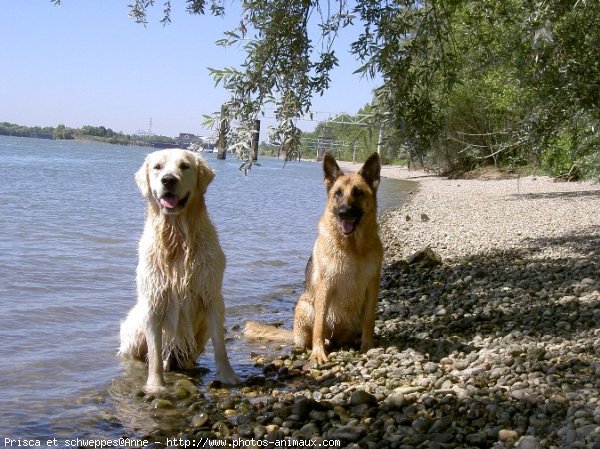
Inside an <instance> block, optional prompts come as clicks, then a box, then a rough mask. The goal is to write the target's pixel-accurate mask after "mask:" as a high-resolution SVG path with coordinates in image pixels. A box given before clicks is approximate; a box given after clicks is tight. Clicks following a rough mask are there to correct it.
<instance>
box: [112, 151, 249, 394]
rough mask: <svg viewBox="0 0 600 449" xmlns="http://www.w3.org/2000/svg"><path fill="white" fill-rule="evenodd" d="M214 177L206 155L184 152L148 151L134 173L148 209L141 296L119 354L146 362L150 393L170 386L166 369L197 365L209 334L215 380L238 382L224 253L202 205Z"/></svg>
mask: <svg viewBox="0 0 600 449" xmlns="http://www.w3.org/2000/svg"><path fill="white" fill-rule="evenodd" d="M213 177H214V172H213V170H212V169H211V168H210V167H209V166H208V164H207V163H206V162H205V161H204V160H203V159H202V158H201V157H200V156H198V155H196V154H195V153H192V152H191V151H186V150H180V149H169V150H161V151H156V152H154V153H151V154H149V155H148V156H147V157H146V160H145V161H144V163H143V165H142V167H141V168H140V169H139V170H138V172H137V173H136V174H135V180H136V183H137V185H138V187H139V189H140V191H141V192H142V195H144V197H146V199H147V200H148V206H147V213H146V222H145V225H144V231H143V233H142V237H141V239H140V242H139V263H138V266H137V276H136V282H137V296H138V299H137V303H136V304H135V306H134V307H133V308H132V309H131V310H130V312H129V314H128V315H127V318H126V319H125V321H123V322H122V323H121V347H120V349H119V354H120V355H121V356H122V357H124V358H133V359H138V360H144V359H146V358H147V360H148V380H147V382H146V387H145V388H146V390H147V391H157V390H160V389H162V388H163V387H164V386H165V379H164V375H163V370H164V369H175V368H182V369H187V368H192V367H194V366H195V363H196V359H197V358H198V356H199V355H200V354H201V353H202V352H203V351H204V347H205V345H206V342H207V340H208V337H209V336H210V338H211V340H212V343H213V347H214V351H215V362H216V370H217V372H216V375H217V378H218V379H219V380H220V381H222V382H224V383H227V384H236V383H238V382H239V379H238V377H237V376H236V375H235V373H234V371H233V369H232V368H231V365H230V363H229V359H228V357H227V351H226V349H225V337H224V313H225V307H224V304H223V296H222V294H221V286H222V282H223V272H224V270H225V255H224V254H223V251H222V250H221V246H220V245H219V239H218V236H217V232H216V230H215V228H214V226H213V224H212V223H211V221H210V218H209V216H208V213H207V210H206V204H205V201H204V194H205V192H206V189H207V187H208V185H209V184H210V182H211V181H212V179H213Z"/></svg>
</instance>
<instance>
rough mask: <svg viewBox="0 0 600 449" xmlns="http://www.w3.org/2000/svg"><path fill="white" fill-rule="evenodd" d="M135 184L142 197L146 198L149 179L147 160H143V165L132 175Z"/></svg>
mask: <svg viewBox="0 0 600 449" xmlns="http://www.w3.org/2000/svg"><path fill="white" fill-rule="evenodd" d="M134 178H135V183H136V184H137V186H138V189H140V192H142V195H144V196H148V195H149V194H150V179H149V178H148V158H146V159H145V160H144V163H143V164H142V166H141V167H140V169H139V170H138V171H137V172H136V173H135V175H134Z"/></svg>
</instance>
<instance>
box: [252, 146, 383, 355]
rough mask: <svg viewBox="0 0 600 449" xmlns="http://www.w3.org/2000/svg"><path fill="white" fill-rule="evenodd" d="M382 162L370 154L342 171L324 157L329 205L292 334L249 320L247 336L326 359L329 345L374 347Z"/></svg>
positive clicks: (332, 161)
mask: <svg viewBox="0 0 600 449" xmlns="http://www.w3.org/2000/svg"><path fill="white" fill-rule="evenodd" d="M380 171H381V163H380V161H379V156H378V155H377V153H374V154H373V155H371V156H370V157H369V158H368V159H367V161H366V162H365V163H364V165H363V166H362V168H361V169H360V170H359V172H358V173H352V174H344V173H343V172H342V170H341V169H340V167H339V166H338V164H337V162H336V161H335V159H334V157H333V156H331V155H330V154H329V153H326V154H325V157H324V158H323V173H324V182H325V187H326V188H327V204H326V206H325V211H324V213H323V215H322V216H321V219H320V220H319V235H318V236H317V240H316V241H315V246H314V248H313V252H312V256H311V258H310V259H309V261H308V264H307V266H306V272H305V276H306V280H305V291H304V293H302V295H300V297H299V298H298V302H297V304H296V309H295V312H294V330H293V332H290V331H287V330H284V329H279V328H275V327H273V326H268V325H264V324H260V323H257V322H253V321H250V322H248V323H247V324H246V327H245V329H244V334H245V336H246V337H247V338H251V339H252V338H254V339H266V340H277V341H289V342H292V341H293V343H294V344H295V345H296V346H299V347H303V348H312V353H311V355H310V360H312V361H315V362H317V363H321V362H326V361H327V355H326V353H325V346H326V341H328V343H329V345H330V346H340V345H343V344H348V343H354V342H356V341H357V340H359V339H360V341H361V346H360V349H361V351H363V352H364V351H367V350H368V349H370V348H372V347H373V330H374V327H375V310H376V306H377V295H378V293H379V278H380V274H381V263H382V260H383V246H382V244H381V240H380V238H379V232H378V225H377V197H376V193H377V187H378V186H379V179H380V178H379V173H380Z"/></svg>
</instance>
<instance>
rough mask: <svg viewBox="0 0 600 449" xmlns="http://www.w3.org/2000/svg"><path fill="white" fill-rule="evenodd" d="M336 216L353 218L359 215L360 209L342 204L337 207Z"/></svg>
mask: <svg viewBox="0 0 600 449" xmlns="http://www.w3.org/2000/svg"><path fill="white" fill-rule="evenodd" d="M337 214H338V216H340V217H341V218H355V217H357V216H359V215H360V209H359V208H357V207H354V206H349V205H346V204H343V205H341V206H340V207H338V209H337Z"/></svg>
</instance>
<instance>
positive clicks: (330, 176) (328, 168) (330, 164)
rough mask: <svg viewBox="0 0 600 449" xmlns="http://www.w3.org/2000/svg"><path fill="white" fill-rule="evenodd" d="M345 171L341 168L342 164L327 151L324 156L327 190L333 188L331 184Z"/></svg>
mask: <svg viewBox="0 0 600 449" xmlns="http://www.w3.org/2000/svg"><path fill="white" fill-rule="evenodd" d="M343 174H344V172H343V171H342V170H341V169H340V166H339V165H338V164H337V162H336V161H335V158H334V157H333V156H332V155H331V154H330V153H325V155H324V156H323V175H324V178H325V179H324V182H325V186H326V187H327V191H329V189H331V186H332V185H333V184H334V183H335V180H336V179H337V178H338V177H339V176H340V175H343Z"/></svg>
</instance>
